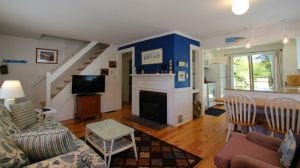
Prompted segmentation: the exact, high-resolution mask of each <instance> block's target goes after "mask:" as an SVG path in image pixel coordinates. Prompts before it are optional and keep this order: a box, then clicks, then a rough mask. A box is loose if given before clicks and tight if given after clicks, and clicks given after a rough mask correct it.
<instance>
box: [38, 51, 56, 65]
mask: <svg viewBox="0 0 300 168" xmlns="http://www.w3.org/2000/svg"><path fill="white" fill-rule="evenodd" d="M57 56H58V50H53V49H45V48H36V63H41V64H57Z"/></svg>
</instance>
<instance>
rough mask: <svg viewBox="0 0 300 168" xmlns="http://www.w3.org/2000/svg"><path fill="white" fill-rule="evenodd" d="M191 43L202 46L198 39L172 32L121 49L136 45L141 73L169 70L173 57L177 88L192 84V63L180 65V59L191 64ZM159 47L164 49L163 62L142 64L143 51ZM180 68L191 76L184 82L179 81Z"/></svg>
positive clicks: (136, 56)
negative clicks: (142, 71)
mask: <svg viewBox="0 0 300 168" xmlns="http://www.w3.org/2000/svg"><path fill="white" fill-rule="evenodd" d="M190 44H193V45H196V46H200V43H199V42H198V41H195V40H191V39H188V38H186V37H183V36H180V35H177V34H170V35H166V36H162V37H157V38H153V39H149V40H145V41H142V42H138V43H134V44H130V45H127V46H123V47H120V48H119V50H122V49H126V48H130V47H135V67H136V71H137V73H141V70H142V69H143V70H144V73H156V72H161V71H162V70H163V71H168V69H169V60H170V59H171V60H172V63H173V73H175V74H176V76H175V88H184V87H189V86H190V69H189V67H190V65H189V66H188V67H178V61H185V62H187V63H188V64H190V63H189V62H190ZM159 48H162V49H163V63H162V64H151V65H141V54H142V52H143V51H148V50H153V49H159ZM178 70H180V71H181V70H182V71H185V72H186V73H188V74H189V78H188V79H186V81H184V82H178V80H177V72H178Z"/></svg>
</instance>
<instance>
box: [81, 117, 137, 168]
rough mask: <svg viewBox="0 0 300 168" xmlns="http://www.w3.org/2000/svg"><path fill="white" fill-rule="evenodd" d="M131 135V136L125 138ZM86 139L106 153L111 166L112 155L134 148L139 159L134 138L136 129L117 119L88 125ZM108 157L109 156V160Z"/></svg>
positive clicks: (108, 164)
mask: <svg viewBox="0 0 300 168" xmlns="http://www.w3.org/2000/svg"><path fill="white" fill-rule="evenodd" d="M126 136H130V137H131V140H130V139H129V138H125V137H126ZM85 141H88V142H89V143H90V144H91V145H93V146H94V147H95V148H96V149H97V150H99V152H101V153H102V154H103V155H104V160H105V163H106V164H107V166H108V167H109V166H110V162H111V156H112V155H114V154H116V153H119V152H122V151H124V150H127V149H129V148H133V150H134V155H135V159H136V160H137V159H138V156H137V151H136V144H135V138H134V129H132V128H130V127H128V126H126V125H124V124H121V123H119V122H117V121H115V120H112V119H107V120H103V121H99V122H95V123H91V124H87V125H86V134H85ZM107 157H109V159H108V162H107Z"/></svg>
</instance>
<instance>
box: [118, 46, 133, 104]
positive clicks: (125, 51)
mask: <svg viewBox="0 0 300 168" xmlns="http://www.w3.org/2000/svg"><path fill="white" fill-rule="evenodd" d="M127 52H131V72H132V73H135V70H136V68H135V47H130V48H125V49H122V50H119V57H118V62H119V65H120V75H121V79H120V80H121V82H120V86H119V87H120V90H121V93H122V92H123V90H122V83H123V80H122V75H123V73H122V70H123V60H122V59H123V57H122V56H123V54H124V53H127ZM131 92H132V89H131ZM131 95H132V93H131ZM121 102H122V94H121Z"/></svg>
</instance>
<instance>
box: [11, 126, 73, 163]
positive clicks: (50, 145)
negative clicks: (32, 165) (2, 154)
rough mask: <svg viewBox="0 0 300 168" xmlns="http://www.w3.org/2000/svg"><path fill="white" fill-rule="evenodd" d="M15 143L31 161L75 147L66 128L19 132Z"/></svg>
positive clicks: (56, 154)
mask: <svg viewBox="0 0 300 168" xmlns="http://www.w3.org/2000/svg"><path fill="white" fill-rule="evenodd" d="M17 144H18V145H19V146H20V147H21V149H22V150H23V151H24V152H25V153H26V154H27V156H28V157H29V159H30V161H32V162H37V161H41V160H45V159H48V158H51V157H54V156H58V155H61V154H65V153H68V152H71V151H74V150H76V149H77V145H76V143H75V141H74V139H73V137H72V136H71V133H70V132H69V130H67V129H57V130H48V131H42V132H29V133H23V134H19V135H17Z"/></svg>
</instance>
